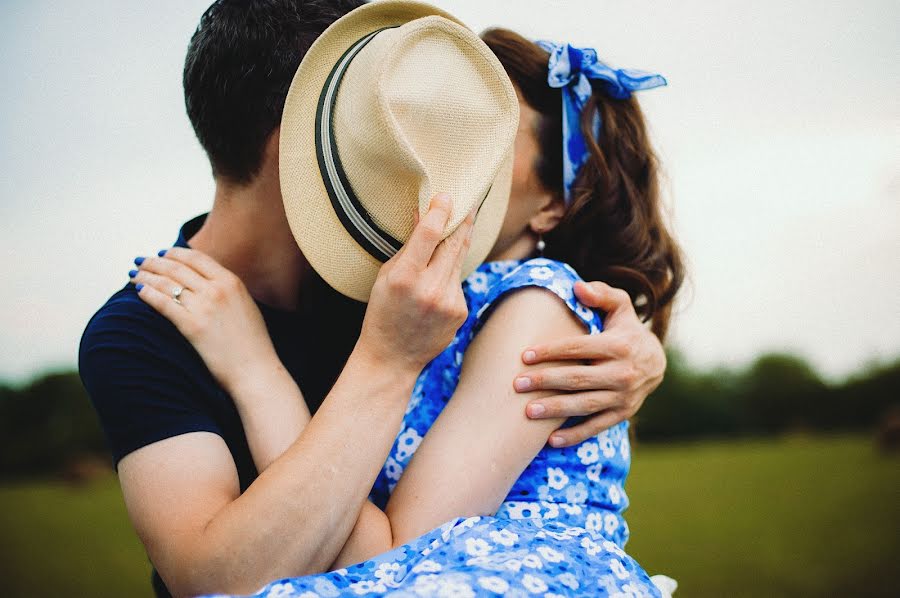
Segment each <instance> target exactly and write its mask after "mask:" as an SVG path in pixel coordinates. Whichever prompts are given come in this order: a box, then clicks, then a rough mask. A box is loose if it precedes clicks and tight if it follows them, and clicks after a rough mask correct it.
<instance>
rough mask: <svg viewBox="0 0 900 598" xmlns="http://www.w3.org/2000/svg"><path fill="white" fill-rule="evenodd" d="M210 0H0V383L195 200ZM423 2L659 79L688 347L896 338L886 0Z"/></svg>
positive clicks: (897, 109) (697, 357) (737, 349)
mask: <svg viewBox="0 0 900 598" xmlns="http://www.w3.org/2000/svg"><path fill="white" fill-rule="evenodd" d="M208 3H209V0H164V1H163V0H160V1H157V2H150V3H148V2H134V1H131V2H121V0H117V1H113V0H83V1H80V2H54V3H49V2H40V1H37V0H4V1H3V2H0V56H2V57H3V59H2V60H0V226H2V229H0V230H2V236H0V250H2V258H3V259H2V264H0V277H2V285H0V378H3V377H7V378H13V379H23V378H24V377H26V376H29V375H31V374H33V373H35V372H37V371H39V370H41V369H43V368H45V367H67V366H72V365H74V364H75V359H76V352H77V345H78V339H79V337H80V334H81V331H82V329H83V328H84V325H85V323H86V322H87V320H88V318H89V317H90V315H91V314H92V313H93V312H94V311H95V310H96V309H97V308H98V307H99V306H100V305H101V304H102V303H103V302H104V300H105V299H106V298H107V297H108V296H109V295H110V294H111V293H112V292H113V291H115V290H116V289H117V288H119V287H120V286H121V285H122V284H123V283H124V282H125V281H126V273H127V271H128V269H129V266H130V263H131V259H132V258H133V257H134V256H136V255H141V254H146V253H148V252H150V251H154V250H156V249H158V248H160V247H163V246H166V245H168V244H170V243H171V242H172V241H173V240H174V238H175V234H176V233H177V229H178V227H179V225H180V224H181V223H182V222H183V221H185V220H187V219H188V218H190V217H192V216H194V215H196V214H199V213H202V212H204V211H206V210H207V209H208V207H209V205H210V203H211V199H212V189H213V187H212V181H211V178H210V175H209V169H208V166H207V163H206V159H205V156H204V154H203V152H202V150H201V149H200V147H199V145H198V144H197V142H196V140H195V139H194V136H193V133H192V131H191V128H190V124H189V122H188V119H187V117H186V116H185V113H184V105H183V99H182V89H181V69H182V65H183V60H184V51H185V48H186V46H187V43H188V40H189V38H190V35H191V33H192V32H193V29H194V28H195V27H196V24H197V22H198V20H199V17H200V15H201V14H202V12H203V10H204V9H205V8H206V6H207V4H208ZM435 3H436V4H438V5H439V6H441V7H442V8H445V9H446V10H449V11H450V12H453V13H454V14H456V15H457V16H459V17H460V18H461V19H462V20H464V21H465V22H467V23H468V24H469V25H470V26H471V27H472V28H473V29H476V30H480V29H482V28H484V27H487V26H491V25H503V26H507V27H510V28H512V29H516V30H518V31H520V32H522V33H524V34H526V35H528V36H531V37H540V38H548V39H555V40H565V41H570V42H572V43H574V44H577V45H589V46H593V47H596V48H597V49H598V50H599V51H600V53H601V56H602V57H603V58H604V59H605V60H606V61H607V62H610V63H611V64H613V65H616V66H623V67H625V66H627V67H633V68H643V69H646V70H656V71H658V72H661V73H663V74H665V75H666V76H667V77H668V79H669V81H670V86H669V87H668V88H663V89H658V90H653V91H649V92H645V93H643V94H641V95H640V99H641V102H642V104H643V106H644V108H645V110H646V114H647V117H648V119H649V121H650V124H651V127H652V130H653V134H654V139H655V143H656V146H657V148H658V150H659V153H660V155H661V157H662V159H663V163H664V166H665V170H666V173H667V177H668V181H667V183H666V186H667V189H668V201H669V203H670V205H671V210H672V213H673V218H674V223H675V229H676V231H677V234H678V236H679V238H680V239H681V241H682V242H683V244H684V247H685V250H686V252H687V255H688V258H689V261H690V271H691V283H690V288H689V289H688V290H687V292H686V293H685V295H684V298H683V301H682V303H681V306H680V310H679V313H678V315H677V317H676V326H675V333H674V337H673V343H674V344H675V345H677V346H678V347H680V348H681V349H682V350H683V351H684V352H685V353H686V354H687V355H688V356H689V357H690V358H691V360H692V361H693V362H694V363H696V364H697V365H712V364H726V365H740V364H743V363H747V362H748V361H749V360H751V359H752V358H753V357H754V356H756V355H757V354H759V353H760V352H762V351H767V350H792V351H796V352H799V353H800V354H802V355H805V356H807V357H808V358H810V359H811V361H812V362H813V363H814V364H815V365H816V366H817V367H819V368H820V369H821V370H822V371H823V372H824V373H826V374H828V375H830V376H840V375H843V374H845V373H848V372H851V371H853V370H855V369H857V368H858V367H860V366H861V365H862V364H864V363H867V362H869V361H871V360H873V359H877V358H881V359H890V358H893V357H896V356H898V355H900V299H898V297H900V268H898V266H900V263H898V262H900V201H898V200H900V102H898V98H900V66H898V65H900V63H898V60H897V57H898V56H900V34H898V29H897V23H898V22H900V4H898V3H897V2H896V1H892V0H884V1H875V0H870V1H868V2H846V1H845V2H835V1H832V0H818V1H812V0H803V1H796V0H795V1H791V2H783V1H772V0H765V1H757V2H746V1H741V2H737V1H733V0H725V1H715V2H713V1H712V0H704V1H699V0H683V1H681V2H677V3H664V2H651V1H648V0H629V1H624V0H616V1H608V0H580V1H576V0H572V1H562V0H560V1H547V0H544V1H537V0H531V1H521V0H518V1H515V2H513V1H512V0H505V1H490V0H436V2H435Z"/></svg>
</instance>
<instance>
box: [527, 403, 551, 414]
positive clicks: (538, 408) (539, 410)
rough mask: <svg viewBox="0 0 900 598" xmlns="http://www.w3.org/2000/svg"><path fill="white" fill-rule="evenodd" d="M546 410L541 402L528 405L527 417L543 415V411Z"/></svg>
mask: <svg viewBox="0 0 900 598" xmlns="http://www.w3.org/2000/svg"><path fill="white" fill-rule="evenodd" d="M546 411H547V409H546V408H545V407H544V406H543V405H541V404H537V405H529V406H528V417H540V416H542V415H544V413H545V412H546Z"/></svg>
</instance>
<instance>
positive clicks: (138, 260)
mask: <svg viewBox="0 0 900 598" xmlns="http://www.w3.org/2000/svg"><path fill="white" fill-rule="evenodd" d="M145 259H147V258H145V257H136V258H134V265H135V266H140V265H141V264H143V263H144V260H145Z"/></svg>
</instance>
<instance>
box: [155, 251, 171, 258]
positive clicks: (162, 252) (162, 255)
mask: <svg viewBox="0 0 900 598" xmlns="http://www.w3.org/2000/svg"><path fill="white" fill-rule="evenodd" d="M168 251H169V250H168V249H160V250H159V253H157V254H156V255H158V256H159V257H165V255H166V253H167V252H168Z"/></svg>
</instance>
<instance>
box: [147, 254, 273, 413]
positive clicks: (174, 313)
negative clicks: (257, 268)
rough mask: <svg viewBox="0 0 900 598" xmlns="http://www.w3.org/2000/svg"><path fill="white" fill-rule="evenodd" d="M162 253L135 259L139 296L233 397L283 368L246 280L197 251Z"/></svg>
mask: <svg viewBox="0 0 900 598" xmlns="http://www.w3.org/2000/svg"><path fill="white" fill-rule="evenodd" d="M160 254H161V255H160V257H150V258H144V259H142V258H138V259H137V260H135V263H137V264H138V266H137V270H132V271H131V272H130V274H131V280H132V282H133V283H135V284H136V285H137V290H138V296H139V297H140V298H141V299H142V300H143V301H145V302H146V303H147V304H149V305H150V306H151V307H153V308H154V309H155V310H156V311H158V312H159V313H160V314H162V315H163V316H165V317H166V318H168V320H169V321H171V322H172V323H173V324H174V325H175V327H176V328H178V330H179V332H181V334H182V335H184V337H185V338H186V339H187V340H188V341H190V343H191V345H193V347H194V349H196V350H197V353H199V354H200V357H202V358H203V361H204V363H205V364H206V367H207V368H209V371H210V372H212V374H213V376H215V378H216V380H217V381H218V382H219V384H220V385H222V387H223V388H224V389H225V390H226V391H227V392H229V394H231V395H232V396H236V395H239V394H240V393H239V392H237V388H238V387H239V385H240V384H242V383H244V382H246V381H252V380H258V379H260V378H261V377H264V375H263V374H264V373H268V372H271V371H272V370H273V369H277V368H280V367H281V362H280V360H279V359H278V356H277V354H276V353H275V348H274V347H273V346H272V341H271V339H270V338H269V333H268V331H267V330H266V324H265V322H264V321H263V318H262V314H260V312H259V308H258V307H257V306H256V303H255V302H254V301H253V298H252V297H251V296H250V293H249V292H248V291H247V288H246V287H245V286H244V283H243V282H241V279H240V278H238V277H237V276H236V275H234V274H232V273H231V271H230V270H227V269H225V268H224V267H222V266H221V265H219V264H218V262H216V261H215V260H213V259H212V258H211V257H209V256H208V255H206V254H204V253H201V252H199V251H196V250H193V249H186V248H183V247H173V248H172V249H169V250H167V251H161V252H160ZM179 289H180V293H178V292H177V291H178V290H179ZM176 294H177V295H178V297H177V298H176V297H175V295H176Z"/></svg>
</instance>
